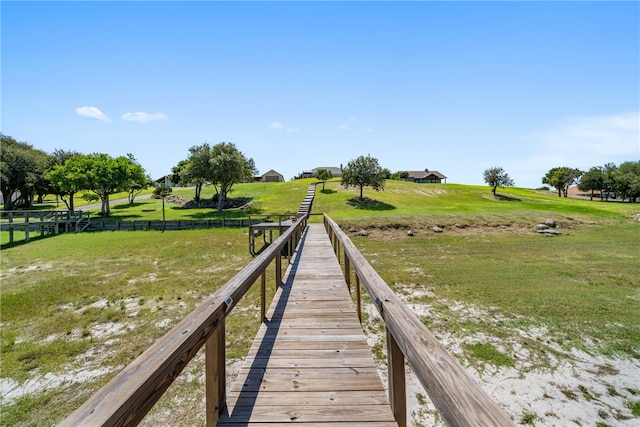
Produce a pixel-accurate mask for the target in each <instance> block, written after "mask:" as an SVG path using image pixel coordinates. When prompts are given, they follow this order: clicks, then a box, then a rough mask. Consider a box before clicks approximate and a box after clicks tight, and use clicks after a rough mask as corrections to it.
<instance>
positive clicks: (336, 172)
mask: <svg viewBox="0 0 640 427" xmlns="http://www.w3.org/2000/svg"><path fill="white" fill-rule="evenodd" d="M320 169H326V170H328V171H329V172H331V175H333V177H334V178H340V177H341V176H342V166H340V167H339V168H337V167H334V166H321V167H317V168H313V169H311V170H305V171H302V173H300V175H298V179H302V178H313V177H314V176H316V172H317V171H319V170H320Z"/></svg>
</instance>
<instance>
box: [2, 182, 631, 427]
mask: <svg viewBox="0 0 640 427" xmlns="http://www.w3.org/2000/svg"><path fill="white" fill-rule="evenodd" d="M311 182H314V181H313V180H300V181H293V182H286V183H268V184H265V183H251V184H240V185H237V186H236V187H234V192H233V193H232V195H231V196H232V197H242V198H246V199H248V200H250V201H251V204H252V205H251V207H250V208H249V209H246V210H244V211H232V212H224V213H223V214H222V215H223V216H225V215H226V217H237V216H239V215H246V214H247V213H253V214H256V213H264V214H267V213H268V214H272V213H284V212H286V211H296V210H297V207H298V205H299V203H300V202H301V201H302V199H303V197H304V194H305V192H306V189H307V186H308V185H309V183H311ZM174 194H178V195H181V196H183V197H185V198H191V197H192V196H193V189H190V188H183V189H175V190H174ZM499 194H500V195H501V196H502V197H501V198H500V199H495V198H493V196H492V195H491V192H490V190H489V189H488V188H487V187H475V186H464V185H456V184H442V185H440V184H438V185H432V184H428V185H426V184H413V183H406V182H398V181H388V182H387V185H386V187H385V190H384V191H381V192H375V191H373V190H371V189H369V188H365V193H364V195H365V197H366V198H367V199H366V200H365V202H364V203H359V202H358V201H357V200H355V198H356V197H357V192H356V190H355V189H348V190H345V189H343V188H342V187H341V186H340V185H339V182H337V181H332V182H328V183H327V184H326V186H325V190H324V191H321V186H319V187H318V191H317V196H316V200H315V202H314V206H313V211H314V212H325V213H328V214H329V215H330V216H331V217H333V218H334V219H335V220H337V221H338V223H339V224H341V226H342V227H343V229H345V230H346V231H348V233H349V235H350V237H351V238H352V239H353V241H354V243H355V244H356V245H357V246H358V247H359V248H360V250H361V251H362V252H363V254H364V255H365V257H366V258H367V259H368V260H369V262H370V263H371V264H372V265H373V266H374V267H375V268H376V270H377V271H378V272H379V273H380V275H381V276H382V277H383V278H384V279H385V280H386V281H387V283H388V284H389V285H390V286H392V287H393V288H395V289H396V291H397V292H398V293H399V294H401V295H402V296H403V298H404V299H405V301H407V303H409V304H411V305H412V307H414V308H415V310H423V309H424V310H425V311H424V312H422V311H420V312H419V315H420V316H421V319H422V320H423V322H424V323H425V324H426V325H427V326H428V327H429V328H430V329H431V330H432V331H433V332H434V334H436V336H438V337H440V338H442V339H443V340H445V341H446V342H448V343H450V344H451V343H454V342H463V343H464V344H462V345H460V346H457V345H453V346H452V347H450V349H451V350H452V351H454V352H455V353H456V356H457V357H458V358H459V360H461V362H462V363H463V364H465V365H468V366H474V367H481V368H482V367H489V366H490V367H494V368H495V367H497V366H516V367H518V369H520V370H529V371H530V370H533V369H536V368H541V367H542V368H547V369H552V368H553V366H554V363H556V362H555V361H557V360H558V359H562V358H564V357H569V356H567V355H568V354H570V352H571V351H572V350H571V349H580V350H581V351H584V352H587V353H589V354H593V355H600V356H604V357H612V358H630V359H636V360H637V359H638V358H640V326H639V323H638V319H640V283H639V282H638V277H640V255H639V254H640V245H639V243H638V242H640V222H639V221H638V218H640V216H639V213H640V206H639V205H631V204H622V203H603V202H599V201H594V202H590V201H586V200H575V199H564V198H558V197H556V196H555V194H552V193H544V192H536V191H532V190H526V189H512V188H510V189H504V190H499ZM212 195H213V190H212V189H211V188H206V189H205V190H204V191H203V195H202V196H203V197H211V196H212ZM151 209H155V211H150V210H151ZM113 211H114V212H113V213H114V216H113V218H112V219H150V220H151V219H161V202H160V201H159V200H154V199H140V200H138V201H136V203H134V205H132V206H129V205H122V206H121V207H118V208H117V209H113ZM95 212H96V211H94V213H95ZM218 215H219V214H217V213H216V212H214V211H213V210H212V209H195V210H185V209H179V208H177V207H175V206H167V219H178V218H184V219H190V218H203V217H204V218H217V217H219V216H218ZM547 218H551V219H554V220H555V221H556V222H557V224H558V229H559V231H560V232H561V234H560V235H559V236H555V237H545V236H542V235H540V234H538V233H536V232H535V231H534V226H535V225H536V224H537V223H539V222H541V221H544V220H545V219H547ZM314 220H315V221H318V220H319V217H314ZM434 226H439V227H440V228H441V229H442V230H443V231H442V232H441V233H436V232H434V231H433V227H434ZM409 229H411V230H412V231H413V234H414V235H413V236H409V235H408V234H407V232H408V230H409ZM363 231H365V233H363ZM246 232H247V231H246V230H244V229H214V230H188V231H182V232H166V233H161V232H154V231H148V232H96V233H81V234H66V235H60V236H56V237H50V238H43V239H40V238H36V239H33V240H32V241H31V242H30V243H28V244H23V245H14V246H13V247H5V248H3V250H2V252H1V253H0V255H1V256H0V259H1V266H2V273H1V278H2V280H1V282H0V295H1V300H0V303H1V307H0V309H1V313H2V335H1V347H0V348H1V350H2V381H3V382H4V384H7V387H8V386H10V385H12V384H13V385H19V384H26V382H27V381H30V384H32V385H33V384H35V385H36V387H35V388H34V389H35V390H40V391H39V392H32V393H27V394H19V395H15V396H14V395H10V394H5V397H4V400H3V410H2V415H1V418H0V424H2V425H42V424H47V425H48V424H55V423H56V422H58V421H59V420H61V419H62V418H63V417H64V416H65V415H66V414H68V413H69V412H70V411H71V410H72V409H73V408H75V407H77V406H78V405H79V404H80V403H81V402H82V401H84V400H85V399H86V398H87V397H88V396H89V395H90V394H91V393H93V392H95V390H97V388H98V387H100V385H102V384H104V383H106V381H108V380H109V379H110V378H111V377H112V376H113V375H114V374H115V373H116V372H117V371H118V370H119V368H121V367H122V366H124V365H126V364H127V363H129V362H131V361H132V360H133V359H134V358H135V357H136V356H137V355H138V354H140V353H141V352H142V351H143V350H144V349H145V348H147V347H148V346H149V345H150V344H151V343H152V342H153V341H154V340H156V339H157V338H158V337H160V336H161V335H162V334H164V333H165V332H166V331H168V330H169V329H170V328H171V327H172V326H173V325H175V324H176V323H177V322H178V321H179V320H180V319H182V318H183V317H184V316H185V315H186V314H187V313H188V312H189V311H191V310H192V309H193V308H194V307H195V306H196V305H197V304H198V303H199V302H200V301H202V299H204V298H206V297H207V296H208V295H210V294H211V293H212V292H213V291H214V290H215V289H217V288H218V287H219V286H221V285H222V284H224V283H225V282H226V281H227V280H228V279H229V278H230V277H232V276H233V275H234V274H235V273H236V272H237V271H238V269H239V268H241V267H242V266H244V265H246V263H248V262H249V261H250V259H251V257H250V255H249V253H248V248H247V234H246ZM3 242H4V241H3ZM270 276H271V277H269V278H268V280H269V283H272V282H273V272H270ZM258 292H259V291H258V290H257V289H252V290H251V292H250V294H249V295H248V297H247V298H246V299H245V300H244V301H243V302H242V303H241V305H240V307H238V308H239V309H236V310H235V311H234V313H233V315H232V316H230V318H229V319H228V322H227V329H228V335H227V337H228V346H229V350H228V351H229V353H228V356H229V357H230V358H237V357H241V356H242V355H243V354H244V353H246V351H247V350H248V347H249V343H250V342H251V340H252V339H253V336H254V335H255V332H256V330H257V327H258V324H259V321H258V315H259V309H256V304H258V301H259V295H258ZM420 307H422V308H420ZM370 321H371V322H373V323H371V324H370V328H373V329H375V328H379V324H377V325H376V323H375V320H373V319H370ZM456 340H457V341H456ZM478 344H481V345H480V347H478ZM487 346H488V347H487ZM523 349H526V352H525V351H524V350H523ZM379 350H380V348H377V349H376V351H379ZM516 354H517V355H518V357H517V358H516V357H515V356H514V355H516ZM202 362H203V361H202V357H199V358H198V359H197V360H196V361H194V362H193V363H192V366H190V367H188V368H187V371H188V373H189V374H188V375H187V376H186V378H183V377H181V379H180V380H179V381H178V383H177V384H176V385H175V387H172V388H171V394H170V395H169V396H168V397H167V398H166V399H163V401H162V403H161V405H160V406H159V407H158V409H154V411H157V413H160V414H165V415H166V413H167V411H169V412H170V413H171V414H172V418H171V419H173V420H174V421H175V420H181V422H183V423H185V424H189V425H193V424H198V423H200V422H201V420H202V416H203V413H202V411H199V409H198V408H200V406H201V401H202V393H203V390H202V389H203V386H202V378H201V372H202V370H201V365H202ZM483 369H484V368H483ZM603 369H604V368H603ZM522 372H524V371H522ZM69 378H84V380H83V381H82V382H75V381H73V380H70V379H69ZM5 388H6V387H5ZM614 388H615V387H614ZM614 391H615V393H617V395H618V396H620V398H621V399H622V398H624V399H627V400H629V399H632V396H631V395H632V394H633V393H632V392H631V391H625V389H616V390H614ZM635 391H638V390H637V388H636V389H635ZM576 393H579V391H576ZM638 393H640V391H638ZM636 400H637V399H636ZM194 408H195V410H194ZM163 411H164V412H163ZM150 417H151V418H150V419H151V420H153V419H154V418H153V417H154V415H153V414H151V415H150ZM171 419H170V420H169V421H171ZM156 420H157V419H156ZM165 421H166V419H165ZM150 422H151V423H152V422H153V421H150Z"/></svg>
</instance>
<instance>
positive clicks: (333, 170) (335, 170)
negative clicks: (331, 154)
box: [312, 166, 342, 176]
mask: <svg viewBox="0 0 640 427" xmlns="http://www.w3.org/2000/svg"><path fill="white" fill-rule="evenodd" d="M320 169H326V170H328V171H329V172H331V175H334V176H335V175H336V174H342V169H340V168H336V167H333V166H320V167H317V168H314V169H313V170H312V172H313V173H314V174H315V173H316V172H317V171H319V170H320Z"/></svg>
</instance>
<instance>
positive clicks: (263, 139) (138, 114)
mask: <svg viewBox="0 0 640 427" xmlns="http://www.w3.org/2000/svg"><path fill="white" fill-rule="evenodd" d="M0 7H1V9H0V13H1V19H2V22H1V24H2V29H1V36H2V39H1V43H2V53H1V55H2V56H1V60H2V63H1V67H2V77H1V83H2V93H1V102H2V104H1V107H2V109H1V124H0V129H1V131H2V133H4V134H5V135H10V136H12V137H14V138H15V139H17V140H19V141H27V142H29V143H30V144H32V145H33V146H34V147H36V148H40V149H43V150H45V151H48V152H52V151H53V150H54V149H56V148H58V149H67V150H70V149H73V150H76V151H79V152H83V153H91V152H105V153H109V154H111V155H113V156H119V155H125V154H127V153H132V154H133V155H134V156H135V157H136V158H137V159H138V161H139V162H140V163H141V164H142V166H143V167H144V168H145V169H146V171H147V172H148V173H149V174H150V175H151V176H152V177H153V178H157V177H160V176H162V175H164V174H166V173H169V172H170V170H171V167H172V166H174V165H176V164H177V163H178V161H180V160H182V159H186V158H187V157H188V154H189V153H188V149H189V147H191V146H194V145H198V144H201V143H203V142H209V143H211V144H216V143H218V142H221V141H226V142H233V143H234V144H236V146H237V147H238V148H239V149H240V150H241V151H242V152H243V153H245V154H246V155H247V156H248V157H252V158H253V159H254V160H255V162H256V166H257V167H258V169H259V170H260V172H261V173H264V172H266V171H268V170H269V169H275V170H277V171H279V172H280V173H282V174H283V175H284V176H285V178H286V179H290V178H292V177H293V176H295V175H297V174H298V173H299V172H301V171H302V170H304V169H311V168H314V167H316V166H339V165H340V164H344V165H346V164H347V162H348V161H349V160H351V159H354V158H356V157H358V156H359V155H366V154H370V155H372V156H374V157H377V158H378V159H379V161H380V164H381V165H382V166H383V167H387V168H389V169H390V170H391V171H397V170H423V169H425V168H428V169H430V170H438V171H440V172H442V173H443V174H445V175H446V176H447V177H448V182H452V183H463V184H483V180H482V172H483V171H484V170H485V169H487V168H489V167H491V166H501V167H503V168H504V169H505V170H506V171H507V172H508V173H509V175H510V176H511V177H512V178H513V179H514V180H515V183H516V185H517V186H521V187H538V186H540V185H541V182H540V180H541V177H542V176H544V174H545V173H546V172H547V171H548V170H549V169H550V168H552V167H555V166H571V167H577V168H582V169H588V168H589V167H591V166H595V165H602V164H604V163H607V162H614V163H617V164H619V163H620V162H622V161H626V160H639V159H640V129H639V128H640V77H639V76H640V3H639V2H482V1H476V2H233V3H231V2H37V3H34V2H12V1H3V2H2V4H1V6H0Z"/></svg>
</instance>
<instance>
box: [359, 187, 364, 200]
mask: <svg viewBox="0 0 640 427" xmlns="http://www.w3.org/2000/svg"><path fill="white" fill-rule="evenodd" d="M363 187H364V186H362V185H361V186H360V201H362V200H363V199H362V188H363Z"/></svg>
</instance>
